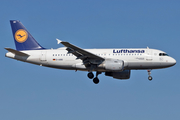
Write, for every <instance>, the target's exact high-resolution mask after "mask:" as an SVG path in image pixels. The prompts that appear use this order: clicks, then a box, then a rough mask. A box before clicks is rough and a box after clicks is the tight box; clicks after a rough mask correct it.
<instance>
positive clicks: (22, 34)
mask: <svg viewBox="0 0 180 120" xmlns="http://www.w3.org/2000/svg"><path fill="white" fill-rule="evenodd" d="M14 37H15V39H16V41H17V42H19V43H23V42H25V41H26V40H27V38H28V33H27V32H26V31H25V30H23V29H19V30H18V31H16V33H15V36H14Z"/></svg>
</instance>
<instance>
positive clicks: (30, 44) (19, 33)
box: [10, 20, 44, 51]
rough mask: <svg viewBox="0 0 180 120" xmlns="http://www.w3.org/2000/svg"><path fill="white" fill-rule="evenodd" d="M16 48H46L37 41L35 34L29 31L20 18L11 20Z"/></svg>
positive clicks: (19, 49)
mask: <svg viewBox="0 0 180 120" xmlns="http://www.w3.org/2000/svg"><path fill="white" fill-rule="evenodd" d="M10 23H11V28H12V33H13V36H14V41H15V44H16V50H18V51H21V50H40V49H44V48H43V47H41V45H39V43H37V41H36V40H35V39H34V38H33V36H32V35H31V34H30V33H29V32H28V31H27V29H26V28H25V27H24V26H23V24H22V23H21V22H20V21H18V20H10Z"/></svg>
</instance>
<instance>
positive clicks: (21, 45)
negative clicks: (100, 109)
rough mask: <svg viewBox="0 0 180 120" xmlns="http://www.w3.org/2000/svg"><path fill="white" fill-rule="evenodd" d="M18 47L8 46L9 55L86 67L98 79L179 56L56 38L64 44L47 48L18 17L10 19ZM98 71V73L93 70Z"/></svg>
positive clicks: (172, 61) (119, 75) (118, 76)
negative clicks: (91, 46) (79, 44)
mask: <svg viewBox="0 0 180 120" xmlns="http://www.w3.org/2000/svg"><path fill="white" fill-rule="evenodd" d="M10 23H11V27H12V33H13V37H14V41H15V45H16V50H15V49H12V48H5V49H6V50H7V51H8V53H6V57H9V58H12V59H16V60H19V61H23V62H28V63H32V64H36V65H40V66H45V67H51V68H58V69H66V70H75V71H77V70H81V71H87V72H88V74H87V76H88V78H90V79H93V82H94V83H95V84H98V83H99V79H98V75H99V74H101V73H103V72H104V73H105V75H106V76H110V77H113V78H115V79H129V78H130V72H131V70H147V71H148V76H149V77H148V79H149V80H152V77H151V70H152V69H161V68H167V67H171V66H173V65H175V64H176V60H175V59H174V58H172V57H170V56H169V55H168V54H167V53H165V52H163V51H161V50H157V49H150V48H148V47H147V48H131V49H128V48H117V49H116V48H113V49H82V48H80V47H77V46H75V45H73V44H71V43H69V42H65V41H61V40H59V39H57V43H58V44H60V43H61V44H63V45H64V46H65V47H62V48H58V49H46V48H44V47H42V46H41V45H40V44H39V43H38V42H37V41H36V40H35V39H34V38H33V36H32V35H31V34H30V33H29V32H28V31H27V29H26V28H25V27H24V26H23V24H22V23H21V22H20V21H18V20H10ZM93 72H96V75H94V74H93Z"/></svg>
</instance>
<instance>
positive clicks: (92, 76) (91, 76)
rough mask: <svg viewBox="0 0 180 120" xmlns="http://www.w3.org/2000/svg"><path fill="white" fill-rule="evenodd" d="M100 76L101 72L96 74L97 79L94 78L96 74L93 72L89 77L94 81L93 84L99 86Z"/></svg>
mask: <svg viewBox="0 0 180 120" xmlns="http://www.w3.org/2000/svg"><path fill="white" fill-rule="evenodd" d="M99 74H101V72H96V77H95V78H94V74H93V73H92V72H89V73H88V75H87V76H88V77H89V78H90V79H93V78H94V79H93V82H94V83H95V84H98V83H99V79H98V75H99Z"/></svg>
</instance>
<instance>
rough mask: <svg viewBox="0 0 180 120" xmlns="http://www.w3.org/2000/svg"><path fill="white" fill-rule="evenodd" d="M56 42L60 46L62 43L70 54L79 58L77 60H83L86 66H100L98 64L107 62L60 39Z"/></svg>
mask: <svg viewBox="0 0 180 120" xmlns="http://www.w3.org/2000/svg"><path fill="white" fill-rule="evenodd" d="M56 40H57V42H58V44H59V43H61V44H63V45H64V46H66V47H67V48H66V50H67V51H68V53H72V54H73V55H75V56H76V57H77V58H76V59H81V60H82V61H83V63H84V64H85V65H87V64H96V65H98V64H101V63H102V62H103V61H104V60H105V59H104V58H102V57H100V56H97V55H95V54H93V53H91V52H88V51H86V50H84V49H82V48H79V47H77V46H75V45H73V44H71V43H69V42H64V41H61V40H59V39H56Z"/></svg>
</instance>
